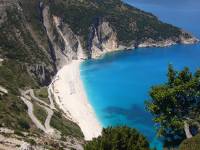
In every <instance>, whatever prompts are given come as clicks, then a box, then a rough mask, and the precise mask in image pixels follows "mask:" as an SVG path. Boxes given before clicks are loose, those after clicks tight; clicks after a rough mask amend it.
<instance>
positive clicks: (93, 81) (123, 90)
mask: <svg viewBox="0 0 200 150" xmlns="http://www.w3.org/2000/svg"><path fill="white" fill-rule="evenodd" d="M147 1H148V2H147ZM177 1H179V0H177ZM186 1H187V0H186ZM195 1H196V2H197V0H191V1H187V2H188V4H187V5H181V6H179V4H178V3H177V4H176V3H174V1H173V3H172V1H171V3H170V2H168V3H167V4H166V2H165V3H164V1H163V3H162V0H161V2H160V3H158V4H154V3H153V1H151V0H140V1H139V0H135V3H133V2H132V1H130V0H127V2H129V3H130V4H134V5H136V6H137V7H139V8H141V9H144V10H146V11H149V12H153V13H154V14H155V15H157V16H158V17H159V18H160V19H161V20H163V21H165V22H169V23H172V24H174V25H177V26H180V27H182V28H184V29H186V30H187V31H190V32H192V33H194V34H195V35H196V36H197V37H200V27H199V24H200V11H199V10H198V9H195V8H196V7H194V6H195V5H194V2H195ZM179 2H180V1H179ZM190 3H192V4H191V5H189V4H190ZM197 3H198V2H197ZM172 4H173V5H172ZM183 6H184V7H183ZM177 7H178V8H177ZM185 7H186V8H187V9H185ZM183 8H184V9H183ZM169 63H171V64H173V65H174V66H175V68H177V69H182V68H183V67H184V66H188V67H190V68H191V70H192V71H194V70H195V69H197V68H198V67H200V44H195V45H176V46H172V47H168V48H141V49H136V50H133V51H123V52H116V53H110V54H107V55H106V56H104V57H103V58H102V59H99V60H88V61H85V62H84V63H83V64H82V65H81V77H82V79H83V82H84V86H85V88H86V92H87V95H88V98H89V100H90V103H91V104H92V106H93V108H94V110H95V112H96V114H97V117H98V119H99V120H100V122H101V123H102V125H103V126H104V127H106V126H110V125H128V126H130V127H134V128H137V129H138V130H139V131H140V132H141V133H143V134H144V135H145V136H146V137H147V138H148V139H149V140H150V142H151V146H152V147H157V148H158V150H161V149H162V142H161V141H160V140H159V139H157V138H156V136H155V128H154V124H153V122H152V117H151V115H150V114H149V113H148V112H147V111H146V110H145V105H144V101H145V100H148V98H149V96H148V91H149V89H150V87H151V86H152V85H155V84H160V83H163V82H165V81H166V73H167V72H166V71H167V66H168V64H169Z"/></svg>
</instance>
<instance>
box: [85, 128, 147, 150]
mask: <svg viewBox="0 0 200 150" xmlns="http://www.w3.org/2000/svg"><path fill="white" fill-rule="evenodd" d="M85 150H150V148H149V143H148V141H147V140H146V138H145V137H144V136H143V135H141V134H139V133H138V132H137V131H136V130H135V129H132V128H128V127H109V128H106V129H103V131H102V136H99V137H98V138H94V139H93V140H92V141H89V142H88V143H87V144H86V145H85Z"/></svg>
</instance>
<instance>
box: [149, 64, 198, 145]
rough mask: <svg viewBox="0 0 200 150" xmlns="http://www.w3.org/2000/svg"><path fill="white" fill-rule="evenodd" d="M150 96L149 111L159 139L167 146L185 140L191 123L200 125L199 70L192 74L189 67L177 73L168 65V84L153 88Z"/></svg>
mask: <svg viewBox="0 0 200 150" xmlns="http://www.w3.org/2000/svg"><path fill="white" fill-rule="evenodd" d="M150 97H151V99H150V100H149V101H147V102H146V106H147V109H148V111H149V112H151V113H152V115H153V117H154V118H153V120H154V122H155V123H156V127H157V133H158V136H161V137H163V138H164V139H165V142H166V144H177V143H179V142H181V141H182V140H183V139H185V138H186V135H188V134H186V133H188V132H189V125H188V124H189V123H190V122H191V121H192V122H196V123H197V125H198V126H199V121H200V117H199V116H200V109H199V108H200V71H199V70H197V71H196V73H194V75H193V74H192V73H191V72H190V71H189V68H187V67H186V68H184V69H183V70H182V71H180V72H178V71H175V70H174V69H173V66H172V65H169V68H168V82H167V83H165V84H162V85H157V86H154V87H152V88H151V90H150ZM184 131H185V132H184Z"/></svg>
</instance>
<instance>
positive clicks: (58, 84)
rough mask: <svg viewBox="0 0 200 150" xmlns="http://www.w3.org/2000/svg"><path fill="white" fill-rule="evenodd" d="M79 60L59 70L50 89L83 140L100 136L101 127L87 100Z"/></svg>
mask: <svg viewBox="0 0 200 150" xmlns="http://www.w3.org/2000/svg"><path fill="white" fill-rule="evenodd" d="M80 63H81V61H80V60H73V61H72V62H70V63H69V64H66V65H65V66H64V67H63V68H61V69H60V70H59V71H58V72H57V74H56V76H55V77H54V79H53V81H52V83H51V84H50V86H49V87H50V89H51V91H52V93H53V95H54V99H55V101H56V103H57V104H58V106H59V107H60V109H62V110H63V112H64V113H65V114H66V115H67V116H68V117H69V118H68V119H70V120H71V121H73V122H75V123H77V124H78V126H79V127H80V128H81V130H82V132H83V134H84V137H85V140H92V138H94V137H98V136H99V135H101V131H102V126H101V124H100V123H99V121H98V119H97V117H96V114H95V112H94V110H93V108H92V106H91V104H90V102H89V100H88V98H87V95H86V92H85V89H84V85H83V82H82V80H81V76H80Z"/></svg>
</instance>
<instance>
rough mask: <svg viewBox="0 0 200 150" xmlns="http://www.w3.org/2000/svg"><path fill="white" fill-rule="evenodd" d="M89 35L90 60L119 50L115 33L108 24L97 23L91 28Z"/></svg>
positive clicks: (104, 22)
mask: <svg viewBox="0 0 200 150" xmlns="http://www.w3.org/2000/svg"><path fill="white" fill-rule="evenodd" d="M92 30H93V31H92V32H93V34H91V36H93V37H91V48H90V51H91V58H97V57H99V56H101V55H103V54H105V53H107V52H111V51H116V50H119V49H118V47H119V45H118V40H117V33H116V32H114V31H113V29H112V28H111V27H110V25H109V23H108V22H106V21H103V22H101V21H99V24H98V25H97V26H96V27H95V26H93V29H92Z"/></svg>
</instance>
